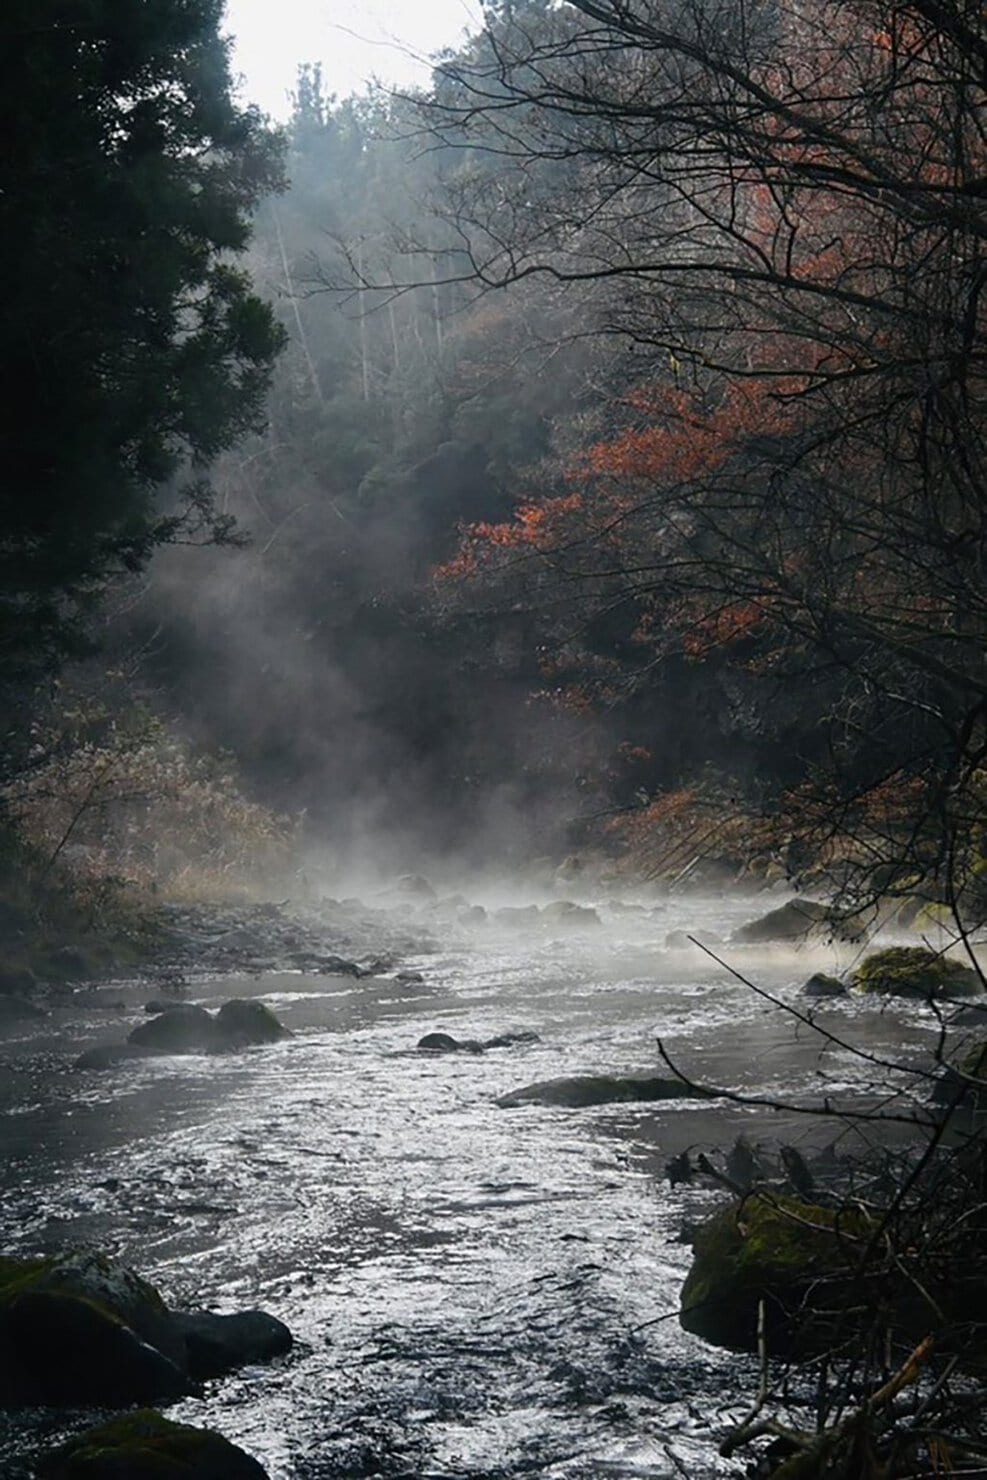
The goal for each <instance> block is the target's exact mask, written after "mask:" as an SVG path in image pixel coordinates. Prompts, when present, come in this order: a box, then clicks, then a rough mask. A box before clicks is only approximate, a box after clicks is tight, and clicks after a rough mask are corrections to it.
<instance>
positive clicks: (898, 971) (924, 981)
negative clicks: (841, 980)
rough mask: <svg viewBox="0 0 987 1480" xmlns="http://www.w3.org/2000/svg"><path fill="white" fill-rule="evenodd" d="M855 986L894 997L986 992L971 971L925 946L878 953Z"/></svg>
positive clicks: (865, 964) (855, 979) (858, 971)
mask: <svg viewBox="0 0 987 1480" xmlns="http://www.w3.org/2000/svg"><path fill="white" fill-rule="evenodd" d="M853 985H854V986H855V987H857V988H858V989H859V990H860V991H862V992H878V993H882V994H883V995H886V996H892V997H924V998H933V997H971V996H975V995H976V994H977V993H978V992H981V991H983V982H982V981H981V979H980V975H979V973H978V972H976V971H974V970H973V969H972V967H970V966H966V965H964V964H963V962H962V961H954V960H953V959H952V958H951V957H949V956H942V955H940V954H939V953H938V952H936V951H930V950H927V949H926V948H925V947H924V946H890V947H888V948H887V949H886V950H883V951H875V952H874V953H873V955H870V956H868V957H867V958H866V959H865V960H864V961H862V962H861V964H860V965H859V966H858V967H857V969H856V971H855V972H854V973H853Z"/></svg>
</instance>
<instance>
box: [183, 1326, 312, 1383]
mask: <svg viewBox="0 0 987 1480" xmlns="http://www.w3.org/2000/svg"><path fill="white" fill-rule="evenodd" d="M172 1321H173V1323H174V1325H175V1327H176V1329H177V1330H178V1331H179V1332H180V1333H181V1335H182V1336H183V1338H184V1340H185V1350H186V1357H187V1361H188V1369H189V1373H190V1375H191V1376H192V1377H193V1378H194V1379H195V1380H196V1381H204V1380H205V1379H206V1378H208V1377H220V1376H222V1374H223V1373H224V1372H233V1371H234V1370H235V1369H236V1368H237V1367H245V1366H246V1365H247V1364H248V1363H249V1362H269V1361H270V1360H271V1358H272V1357H280V1356H282V1355H283V1353H285V1352H286V1351H290V1350H291V1344H292V1337H291V1332H290V1331H289V1330H288V1327H287V1326H286V1325H285V1324H284V1322H283V1321H279V1320H277V1319H276V1317H275V1316H270V1315H268V1314H267V1312H266V1311H263V1310H244V1311H238V1312H237V1313H236V1314H235V1315H230V1316H219V1315H213V1313H212V1312H211V1311H205V1310H194V1311H176V1312H175V1314H174V1315H173V1316H172Z"/></svg>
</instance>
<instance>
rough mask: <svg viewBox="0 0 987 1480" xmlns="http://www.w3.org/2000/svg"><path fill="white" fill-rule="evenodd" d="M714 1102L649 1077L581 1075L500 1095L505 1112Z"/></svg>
mask: <svg viewBox="0 0 987 1480" xmlns="http://www.w3.org/2000/svg"><path fill="white" fill-rule="evenodd" d="M709 1098H712V1096H711V1095H709V1094H708V1093H707V1092H705V1091H703V1090H700V1089H692V1088H690V1087H689V1086H688V1085H685V1084H683V1083H682V1082H681V1080H678V1079H661V1078H658V1077H657V1076H655V1075H648V1074H625V1075H611V1074H579V1075H576V1076H575V1077H573V1078H571V1079H546V1080H543V1081H542V1082H541V1083H539V1084H529V1085H527V1086H526V1087H525V1088H524V1089H515V1090H512V1091H511V1092H510V1094H506V1095H501V1097H500V1099H499V1100H498V1101H497V1104H498V1105H500V1106H501V1107H502V1108H504V1109H511V1108H512V1107H513V1106H515V1105H559V1106H564V1107H566V1108H571V1109H582V1108H584V1107H585V1106H588V1105H618V1104H626V1103H629V1102H637V1101H648V1100H695V1099H709Z"/></svg>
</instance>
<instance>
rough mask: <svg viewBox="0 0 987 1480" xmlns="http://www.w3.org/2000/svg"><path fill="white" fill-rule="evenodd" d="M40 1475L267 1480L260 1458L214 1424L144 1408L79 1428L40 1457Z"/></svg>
mask: <svg viewBox="0 0 987 1480" xmlns="http://www.w3.org/2000/svg"><path fill="white" fill-rule="evenodd" d="M37 1475H38V1480H267V1471H266V1470H264V1469H263V1467H262V1466H261V1465H259V1464H258V1462H257V1461H256V1460H255V1459H254V1458H252V1456H251V1455H249V1454H247V1453H246V1451H245V1450H243V1449H240V1448H239V1447H238V1446H237V1445H236V1444H231V1443H230V1441H229V1440H228V1439H224V1438H223V1436H222V1434H217V1433H215V1432H214V1431H213V1430H212V1429H196V1428H192V1427H190V1426H189V1425H187V1424H178V1423H172V1422H171V1421H170V1419H167V1418H163V1417H162V1415H161V1414H160V1413H155V1412H153V1410H151V1409H141V1410H139V1411H138V1412H136V1413H128V1414H127V1415H126V1416H125V1417H123V1418H118V1419H115V1420H114V1421H113V1422H112V1423H109V1424H105V1425H103V1426H102V1427H101V1428H97V1429H89V1430H88V1431H87V1432H86V1433H84V1434H79V1435H78V1437H77V1438H75V1439H72V1440H70V1441H69V1443H68V1444H66V1445H65V1446H64V1447H63V1448H61V1449H59V1450H57V1451H56V1452H55V1453H54V1454H50V1455H48V1456H47V1458H45V1459H42V1461H41V1462H40V1464H39V1465H38V1467H37Z"/></svg>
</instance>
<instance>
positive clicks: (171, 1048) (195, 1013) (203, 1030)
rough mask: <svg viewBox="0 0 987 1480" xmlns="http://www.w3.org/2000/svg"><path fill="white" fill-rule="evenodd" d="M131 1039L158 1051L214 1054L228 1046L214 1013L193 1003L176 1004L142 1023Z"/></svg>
mask: <svg viewBox="0 0 987 1480" xmlns="http://www.w3.org/2000/svg"><path fill="white" fill-rule="evenodd" d="M128 1042H129V1043H133V1044H137V1046H138V1047H140V1048H150V1049H153V1050H154V1052H155V1053H213V1052H215V1051H216V1050H217V1049H220V1048H223V1047H224V1046H225V1044H224V1039H223V1034H222V1033H221V1032H220V1031H219V1028H218V1027H217V1022H216V1019H215V1018H214V1017H213V1015H212V1013H210V1012H207V1011H206V1009H205V1008H204V1007H196V1006H194V1005H193V1004H192V1003H190V1002H179V1003H174V1004H173V1005H172V1006H170V1007H168V1009H167V1010H166V1011H165V1012H162V1013H158V1014H157V1015H156V1016H155V1017H152V1018H150V1019H149V1021H148V1022H146V1023H139V1024H138V1025H137V1027H136V1028H134V1029H133V1030H132V1032H131V1033H130V1035H129V1038H128Z"/></svg>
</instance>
